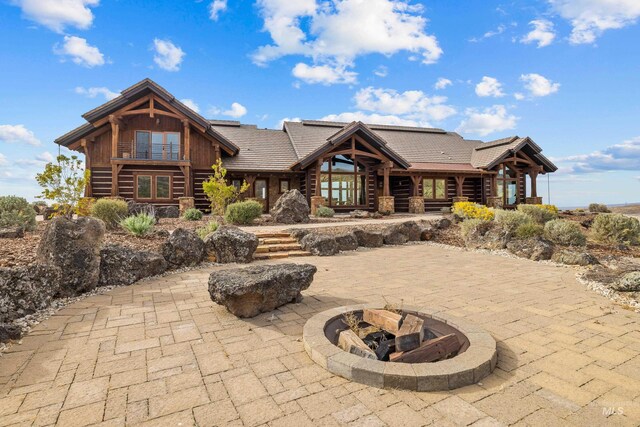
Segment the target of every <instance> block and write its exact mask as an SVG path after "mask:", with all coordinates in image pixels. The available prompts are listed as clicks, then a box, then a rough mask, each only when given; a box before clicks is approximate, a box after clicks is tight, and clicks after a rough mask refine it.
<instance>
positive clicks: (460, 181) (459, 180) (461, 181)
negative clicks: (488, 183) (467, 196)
mask: <svg viewBox="0 0 640 427" xmlns="http://www.w3.org/2000/svg"><path fill="white" fill-rule="evenodd" d="M455 179H456V196H457V197H462V187H463V186H464V179H465V177H464V176H456V177H455Z"/></svg>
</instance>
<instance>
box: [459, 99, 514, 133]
mask: <svg viewBox="0 0 640 427" xmlns="http://www.w3.org/2000/svg"><path fill="white" fill-rule="evenodd" d="M465 116H466V118H465V119H464V120H463V121H462V122H461V123H460V126H458V128H457V129H456V131H457V132H462V133H469V134H474V135H480V136H486V135H489V134H491V133H494V132H501V131H505V130H509V129H514V128H515V127H516V124H517V122H518V117H516V116H514V115H513V114H509V112H508V111H507V109H506V108H505V106H504V105H494V106H492V107H489V108H485V109H483V110H479V109H477V108H469V109H467V110H466V111H465Z"/></svg>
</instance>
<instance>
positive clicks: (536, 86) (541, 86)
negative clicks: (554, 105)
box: [520, 73, 560, 97]
mask: <svg viewBox="0 0 640 427" xmlns="http://www.w3.org/2000/svg"><path fill="white" fill-rule="evenodd" d="M520 80H521V81H522V82H524V87H525V88H526V89H527V90H528V91H529V93H530V94H531V96H535V97H540V96H547V95H551V94H552V93H556V92H557V91H558V90H560V83H554V82H553V81H551V80H549V79H547V78H546V77H544V76H541V75H540V74H536V73H531V74H523V75H521V76H520Z"/></svg>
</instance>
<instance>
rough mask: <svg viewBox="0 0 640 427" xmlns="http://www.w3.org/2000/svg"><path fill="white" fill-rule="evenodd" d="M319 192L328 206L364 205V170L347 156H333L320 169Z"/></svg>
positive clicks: (365, 200) (365, 186) (365, 184)
mask: <svg viewBox="0 0 640 427" xmlns="http://www.w3.org/2000/svg"><path fill="white" fill-rule="evenodd" d="M320 190H321V196H322V197H324V198H325V199H327V200H328V202H329V203H328V204H329V206H337V207H341V206H362V205H366V204H367V175H366V168H365V167H364V166H363V165H362V164H360V163H358V162H357V161H354V160H353V159H351V158H349V157H348V156H345V155H338V156H334V157H332V158H331V160H329V161H326V162H324V163H323V164H322V167H321V168H320Z"/></svg>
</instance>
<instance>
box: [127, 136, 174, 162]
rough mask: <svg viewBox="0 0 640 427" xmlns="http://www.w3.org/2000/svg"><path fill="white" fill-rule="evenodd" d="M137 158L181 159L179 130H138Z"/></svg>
mask: <svg viewBox="0 0 640 427" xmlns="http://www.w3.org/2000/svg"><path fill="white" fill-rule="evenodd" d="M135 145H136V159H147V160H180V134H179V133H178V132H149V131H146V130H145V131H143V130H139V131H136V144H135Z"/></svg>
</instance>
